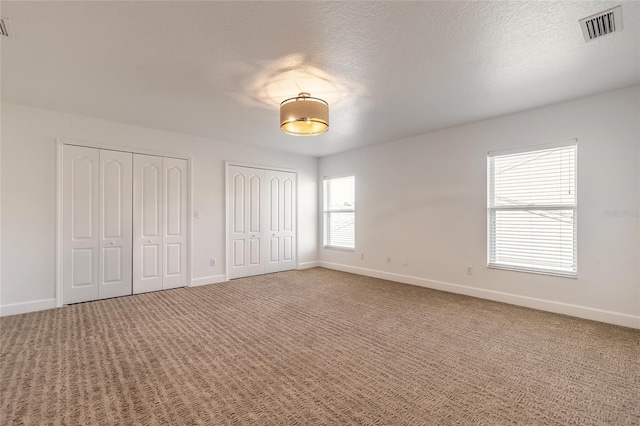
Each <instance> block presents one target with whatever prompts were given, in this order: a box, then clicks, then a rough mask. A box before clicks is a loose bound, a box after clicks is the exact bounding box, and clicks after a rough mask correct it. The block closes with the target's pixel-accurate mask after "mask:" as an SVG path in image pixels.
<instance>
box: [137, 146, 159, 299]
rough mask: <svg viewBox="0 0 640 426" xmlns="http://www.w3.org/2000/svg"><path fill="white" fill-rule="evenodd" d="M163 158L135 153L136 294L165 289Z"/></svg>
mask: <svg viewBox="0 0 640 426" xmlns="http://www.w3.org/2000/svg"><path fill="white" fill-rule="evenodd" d="M163 192H164V191H163V159H162V157H156V156H152V155H141V154H134V155H133V293H144V292H147V291H156V290H162V279H163V257H164V256H163V233H164V231H163V226H164V225H163V223H164V222H163V220H164V219H163V210H164V209H163V202H164V200H163Z"/></svg>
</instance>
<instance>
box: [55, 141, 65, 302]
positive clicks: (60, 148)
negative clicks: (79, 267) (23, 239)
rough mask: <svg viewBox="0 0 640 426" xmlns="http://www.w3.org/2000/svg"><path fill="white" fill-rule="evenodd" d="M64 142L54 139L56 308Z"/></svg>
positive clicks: (59, 283) (59, 284)
mask: <svg viewBox="0 0 640 426" xmlns="http://www.w3.org/2000/svg"><path fill="white" fill-rule="evenodd" d="M63 147H64V142H62V139H56V253H55V258H56V265H55V274H56V275H55V286H56V287H55V289H54V291H55V296H56V297H55V301H56V307H58V308H59V307H60V306H62V221H63V217H62V172H63V170H62V169H63V167H62V161H63V158H62V153H63Z"/></svg>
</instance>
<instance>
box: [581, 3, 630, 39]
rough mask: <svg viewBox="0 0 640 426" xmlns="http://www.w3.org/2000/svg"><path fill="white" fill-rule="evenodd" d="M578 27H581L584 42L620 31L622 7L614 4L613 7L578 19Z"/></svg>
mask: <svg viewBox="0 0 640 426" xmlns="http://www.w3.org/2000/svg"><path fill="white" fill-rule="evenodd" d="M580 28H582V35H583V36H584V41H585V42H588V41H591V40H595V39H596V38H600V37H603V36H606V35H607V34H611V33H615V32H619V31H622V7H621V6H616V7H614V8H613V9H608V10H605V11H604V12H600V13H596V14H595V15H591V16H587V17H586V18H584V19H581V20H580Z"/></svg>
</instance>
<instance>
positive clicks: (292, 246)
mask: <svg viewBox="0 0 640 426" xmlns="http://www.w3.org/2000/svg"><path fill="white" fill-rule="evenodd" d="M227 194H228V202H229V204H228V205H227V209H228V218H229V223H228V224H227V226H228V228H227V230H228V232H227V235H228V241H227V244H228V247H227V253H229V262H228V265H227V266H228V268H229V278H240V277H247V276H251V275H259V274H264V273H269V272H279V271H286V270H290V269H295V267H296V243H297V242H296V174H295V173H292V172H281V171H276V170H265V169H259V168H252V167H242V166H229V169H228V176H227Z"/></svg>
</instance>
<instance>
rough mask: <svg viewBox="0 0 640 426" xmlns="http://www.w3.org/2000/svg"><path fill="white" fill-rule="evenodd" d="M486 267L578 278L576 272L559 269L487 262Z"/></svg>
mask: <svg viewBox="0 0 640 426" xmlns="http://www.w3.org/2000/svg"><path fill="white" fill-rule="evenodd" d="M487 268H489V269H501V270H503V271H513V272H525V273H527V274H538V275H551V276H554V277H560V278H573V279H577V278H578V273H577V272H560V271H549V270H544V269H528V268H518V267H517V266H508V265H496V264H488V265H487Z"/></svg>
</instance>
